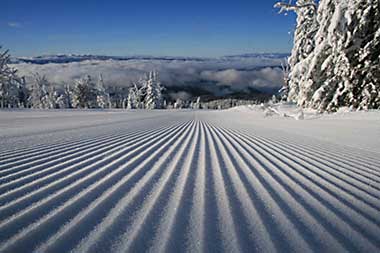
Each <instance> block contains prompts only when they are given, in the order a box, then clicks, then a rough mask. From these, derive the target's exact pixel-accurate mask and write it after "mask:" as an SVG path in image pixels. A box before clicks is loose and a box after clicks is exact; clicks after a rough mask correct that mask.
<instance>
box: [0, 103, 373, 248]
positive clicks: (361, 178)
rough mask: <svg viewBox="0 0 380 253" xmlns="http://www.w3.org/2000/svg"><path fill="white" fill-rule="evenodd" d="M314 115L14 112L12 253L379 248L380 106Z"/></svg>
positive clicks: (4, 161) (9, 182)
mask: <svg viewBox="0 0 380 253" xmlns="http://www.w3.org/2000/svg"><path fill="white" fill-rule="evenodd" d="M277 110H279V111H280V110H281V108H277ZM305 115H306V117H305V120H300V121H297V120H294V119H293V118H288V117H278V116H273V117H268V116H265V115H264V113H263V112H262V111H260V110H257V109H255V108H248V107H244V108H237V109H235V110H234V111H152V112H145V111H117V110H114V111H85V110H84V111H2V112H0V142H1V143H0V231H1V233H0V252H32V251H34V252H70V251H72V252H146V251H151V252H185V251H190V252H202V251H204V252H275V251H281V252H311V251H318V252H346V251H355V252H379V251H380V236H379V235H380V142H379V140H380V127H379V126H380V114H379V112H370V113H341V114H335V115H330V116H324V117H321V118H314V119H310V118H309V117H308V114H307V113H306V114H305Z"/></svg>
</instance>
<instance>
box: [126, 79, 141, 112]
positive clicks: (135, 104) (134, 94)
mask: <svg viewBox="0 0 380 253" xmlns="http://www.w3.org/2000/svg"><path fill="white" fill-rule="evenodd" d="M140 99H141V98H140V90H139V87H137V84H136V83H133V85H132V87H130V88H129V89H128V98H127V109H137V108H139V104H140Z"/></svg>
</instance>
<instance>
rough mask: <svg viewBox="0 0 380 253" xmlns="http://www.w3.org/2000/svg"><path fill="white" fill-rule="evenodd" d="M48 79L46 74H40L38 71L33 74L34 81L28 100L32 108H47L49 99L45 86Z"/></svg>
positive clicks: (47, 84)
mask: <svg viewBox="0 0 380 253" xmlns="http://www.w3.org/2000/svg"><path fill="white" fill-rule="evenodd" d="M49 85H50V84H49V81H48V80H47V78H46V76H41V75H40V74H39V73H35V74H34V82H33V83H32V87H31V92H30V97H29V101H30V104H31V107H32V108H35V109H48V108H49V99H48V91H47V87H48V86H49Z"/></svg>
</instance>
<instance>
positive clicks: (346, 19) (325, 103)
mask: <svg viewBox="0 0 380 253" xmlns="http://www.w3.org/2000/svg"><path fill="white" fill-rule="evenodd" d="M279 5H280V4H279ZM282 5H285V4H282ZM297 14H299V13H297ZM316 17H317V19H316V23H315V24H317V25H316V27H318V29H317V31H316V33H315V35H314V45H313V49H312V51H311V52H310V53H308V54H307V55H306V56H305V58H304V59H301V58H299V59H296V61H295V62H296V63H295V64H292V62H291V68H292V69H291V72H290V76H289V77H290V81H289V83H290V91H289V96H288V99H289V100H290V101H295V102H297V103H298V105H300V106H304V107H312V108H315V109H318V110H320V111H326V110H327V111H336V110H337V109H338V108H339V107H342V106H349V107H351V108H353V109H371V108H380V63H379V61H380V58H379V57H380V8H379V0H347V1H340V0H321V1H320V2H319V6H318V11H317V16H316ZM313 27H314V26H313ZM306 28H307V27H306ZM304 34H314V28H308V29H305V30H304ZM297 45H300V43H299V41H298V40H297V39H296V42H295V46H294V50H295V49H296V48H297V47H298V46H297ZM307 52H309V50H307ZM293 59H295V58H293Z"/></svg>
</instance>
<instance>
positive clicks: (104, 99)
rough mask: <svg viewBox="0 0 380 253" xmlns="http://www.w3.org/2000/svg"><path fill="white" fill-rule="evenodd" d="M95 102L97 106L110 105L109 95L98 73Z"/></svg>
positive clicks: (107, 106)
mask: <svg viewBox="0 0 380 253" xmlns="http://www.w3.org/2000/svg"><path fill="white" fill-rule="evenodd" d="M95 89H96V93H97V95H96V103H97V107H99V108H102V109H105V108H109V107H110V96H109V94H108V93H107V92H106V89H105V87H104V81H103V76H102V75H101V74H100V75H99V78H98V82H97V83H96V87H95Z"/></svg>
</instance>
